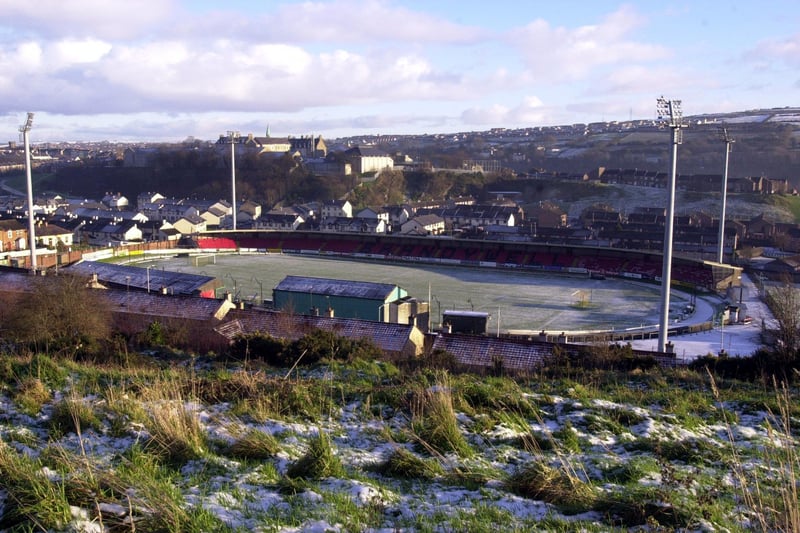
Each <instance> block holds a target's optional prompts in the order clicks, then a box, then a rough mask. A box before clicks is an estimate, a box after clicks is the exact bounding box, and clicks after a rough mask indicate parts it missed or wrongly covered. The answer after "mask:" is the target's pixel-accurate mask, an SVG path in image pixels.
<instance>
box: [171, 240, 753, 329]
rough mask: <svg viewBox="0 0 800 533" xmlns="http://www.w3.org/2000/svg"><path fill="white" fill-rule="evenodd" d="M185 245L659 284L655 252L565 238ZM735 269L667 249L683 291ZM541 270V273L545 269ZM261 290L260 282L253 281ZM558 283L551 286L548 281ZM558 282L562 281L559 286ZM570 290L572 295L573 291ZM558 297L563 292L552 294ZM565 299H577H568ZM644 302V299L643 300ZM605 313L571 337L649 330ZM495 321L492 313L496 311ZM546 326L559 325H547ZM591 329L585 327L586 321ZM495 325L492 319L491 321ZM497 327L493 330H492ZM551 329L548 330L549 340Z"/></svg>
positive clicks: (731, 276) (733, 275) (734, 273)
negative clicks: (601, 324) (598, 324)
mask: <svg viewBox="0 0 800 533" xmlns="http://www.w3.org/2000/svg"><path fill="white" fill-rule="evenodd" d="M181 245H182V246H185V247H189V248H192V251H191V253H192V255H193V256H194V257H196V258H197V257H200V258H202V257H203V256H205V257H206V258H207V259H206V260H205V261H204V260H203V259H199V260H198V259H195V260H194V264H193V266H194V267H196V268H203V267H204V263H208V262H210V261H211V259H209V258H211V257H213V256H214V254H229V253H232V252H238V253H239V254H291V255H300V256H303V257H316V258H337V259H351V260H358V261H361V262H374V263H379V264H405V265H409V266H416V267H418V268H430V267H432V266H436V265H443V266H444V265H446V266H459V267H471V268H472V269H473V270H474V269H480V270H484V271H486V270H487V269H493V270H494V271H495V272H498V273H499V272H506V273H507V274H511V273H515V274H520V273H528V274H532V273H544V274H550V275H561V276H564V277H573V278H580V277H583V278H589V279H593V280H596V281H597V282H598V283H599V284H600V285H599V286H602V284H603V280H606V279H608V280H609V283H610V282H611V280H615V281H619V280H624V281H630V282H635V283H637V284H644V285H649V286H650V287H651V288H656V287H660V284H661V270H662V256H661V254H657V253H649V252H642V251H633V250H622V249H610V248H597V247H588V246H587V247H581V246H566V245H559V244H540V243H522V242H505V241H488V240H467V239H450V238H431V237H409V236H388V235H387V236H376V235H348V234H340V233H337V234H331V233H319V232H296V231H291V232H290V231H287V232H276V231H254V230H245V231H219V232H209V233H204V234H202V235H199V236H195V237H194V238H192V239H191V240H187V241H184V242H182V243H181ZM740 275H741V270H740V269H739V268H737V267H733V266H730V265H725V264H719V263H713V262H709V261H702V260H694V259H691V258H686V257H674V258H673V264H672V287H673V289H679V290H683V291H685V292H686V293H691V294H704V295H709V296H710V295H719V294H723V293H724V292H725V291H726V290H728V289H729V288H731V287H735V286H738V285H739V281H740ZM548 277H549V276H548ZM261 289H262V292H263V287H261ZM556 290H559V289H556ZM560 290H563V289H560ZM575 294H578V296H575ZM567 296H568V297H571V298H572V299H573V300H576V299H577V300H580V299H585V298H586V297H587V292H586V291H585V290H583V289H579V290H577V291H571V292H570V293H569V294H567ZM560 297H561V298H564V295H561V296H560ZM570 303H571V304H575V303H579V302H570ZM651 304H652V302H651ZM601 311H602V312H604V313H605V314H606V316H607V318H606V319H605V320H606V322H607V323H608V327H606V328H603V331H594V330H591V331H586V332H585V333H586V335H584V336H583V337H582V338H577V336H576V335H573V336H572V338H571V339H570V340H571V341H575V342H580V341H591V340H592V338H593V337H596V336H601V337H602V338H603V339H604V340H624V339H632V338H645V336H650V337H652V336H653V335H654V334H656V335H657V333H654V332H653V329H652V328H649V329H648V328H645V329H646V331H645V330H642V331H636V332H634V333H630V332H627V333H626V332H624V331H623V330H625V329H626V328H625V327H620V326H622V325H621V324H615V323H613V322H610V323H609V322H608V321H609V320H612V321H613V320H614V313H615V309H613V308H608V309H604V310H601ZM498 322H499V318H498ZM710 327H711V323H710V317H709V322H704V323H702V324H698V323H693V324H692V325H678V326H675V328H674V329H673V328H671V331H673V332H674V333H676V334H682V333H686V332H689V331H695V330H700V329H709V328H710ZM553 329H554V330H555V329H559V325H558V324H556V325H554V327H553ZM561 329H563V328H561ZM590 329H591V328H590ZM498 330H499V324H498ZM498 333H499V331H498ZM558 333H559V332H555V333H553V337H552V338H548V339H547V340H556V339H555V337H556V336H557V335H558ZM504 334H505V335H514V334H518V335H521V336H526V337H531V332H530V331H504Z"/></svg>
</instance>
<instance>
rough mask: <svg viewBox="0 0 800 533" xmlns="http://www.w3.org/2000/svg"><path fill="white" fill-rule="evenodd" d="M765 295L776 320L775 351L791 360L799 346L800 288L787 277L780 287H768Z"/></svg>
mask: <svg viewBox="0 0 800 533" xmlns="http://www.w3.org/2000/svg"><path fill="white" fill-rule="evenodd" d="M766 296H767V304H768V305H769V307H770V309H771V310H772V314H773V316H774V317H775V320H776V321H777V322H778V330H777V340H778V346H777V352H778V354H779V355H780V356H781V357H782V358H784V359H786V360H792V359H794V358H795V357H796V356H797V350H798V348H800V290H798V289H797V288H796V287H795V286H794V284H793V283H792V282H791V281H790V280H788V279H787V280H784V282H783V284H782V285H781V286H780V287H773V288H771V289H769V290H768V291H767V293H766Z"/></svg>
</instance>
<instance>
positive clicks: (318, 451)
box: [286, 429, 345, 479]
mask: <svg viewBox="0 0 800 533" xmlns="http://www.w3.org/2000/svg"><path fill="white" fill-rule="evenodd" d="M344 473H345V472H344V466H342V463H341V461H340V460H339V458H338V457H337V456H336V455H335V454H334V451H333V444H332V443H331V439H330V437H329V436H328V434H327V433H325V432H324V431H322V429H319V430H318V431H317V435H316V436H315V437H313V438H312V439H311V440H310V442H309V444H308V450H307V451H306V453H305V454H304V455H303V456H302V457H301V458H300V459H298V460H297V461H295V462H294V463H292V464H291V465H289V468H288V469H287V470H286V476H287V477H289V478H301V479H321V478H326V477H342V476H344Z"/></svg>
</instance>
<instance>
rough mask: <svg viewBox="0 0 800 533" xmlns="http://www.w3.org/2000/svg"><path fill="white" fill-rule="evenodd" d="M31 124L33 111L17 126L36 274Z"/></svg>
mask: <svg viewBox="0 0 800 533" xmlns="http://www.w3.org/2000/svg"><path fill="white" fill-rule="evenodd" d="M32 126H33V113H30V112H29V113H28V119H27V120H26V121H25V124H23V125H22V126H20V127H19V131H20V132H21V133H22V143H23V145H24V146H25V179H26V180H27V182H28V237H29V239H30V247H31V272H32V273H33V274H36V234H35V229H36V221H35V220H34V218H33V180H32V179H31V145H30V142H29V140H28V132H29V131H31V127H32Z"/></svg>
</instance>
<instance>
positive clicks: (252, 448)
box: [225, 429, 281, 459]
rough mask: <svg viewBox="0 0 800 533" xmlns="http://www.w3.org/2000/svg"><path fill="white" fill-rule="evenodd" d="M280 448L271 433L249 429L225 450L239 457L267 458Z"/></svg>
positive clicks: (232, 455)
mask: <svg viewBox="0 0 800 533" xmlns="http://www.w3.org/2000/svg"><path fill="white" fill-rule="evenodd" d="M280 449H281V448H280V444H279V443H278V440H277V439H276V438H275V437H274V436H273V435H272V434H270V433H266V432H264V431H260V430H257V429H251V430H249V431H247V433H245V434H244V435H242V436H241V437H239V438H237V439H236V440H235V441H234V442H233V443H231V444H230V445H229V446H228V447H227V449H226V450H225V452H226V453H227V454H228V455H230V456H231V457H236V458H240V459H269V458H270V457H274V456H275V454H277V453H278V452H279V451H280Z"/></svg>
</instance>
